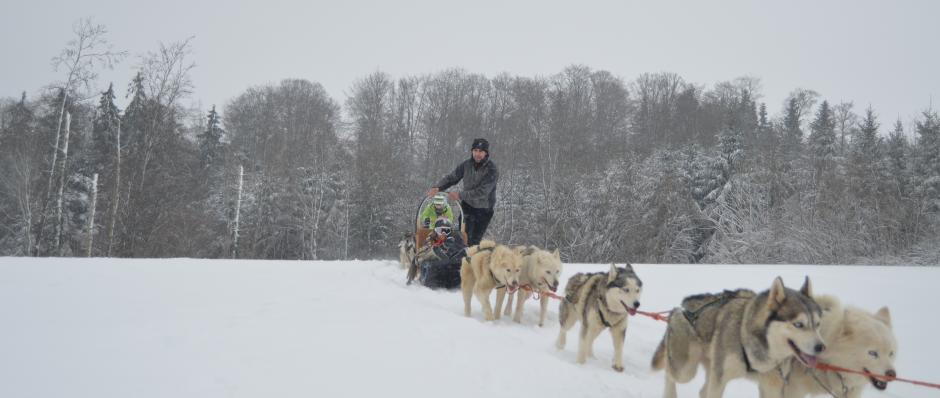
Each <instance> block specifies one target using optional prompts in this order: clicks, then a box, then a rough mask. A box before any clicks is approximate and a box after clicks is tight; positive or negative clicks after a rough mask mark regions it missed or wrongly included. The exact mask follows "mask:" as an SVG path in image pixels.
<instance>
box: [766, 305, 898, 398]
mask: <svg viewBox="0 0 940 398" xmlns="http://www.w3.org/2000/svg"><path fill="white" fill-rule="evenodd" d="M816 302H817V303H819V306H820V307H822V309H823V316H822V322H821V323H822V326H820V328H819V333H820V334H822V337H823V339H825V341H826V346H827V347H828V348H827V349H826V351H825V352H823V353H822V354H820V355H819V360H820V361H822V362H825V363H829V364H832V365H838V366H841V367H844V368H848V369H853V370H864V371H866V372H869V373H874V374H882V375H887V376H891V377H896V376H897V372H896V371H895V369H894V356H895V353H896V352H897V342H896V341H895V339H894V333H893V332H892V330H891V313H890V312H889V311H888V307H882V308H881V309H880V310H878V311H877V312H875V313H874V314H871V313H869V312H867V311H864V310H861V309H858V308H853V307H848V308H843V307H842V305H841V303H840V302H839V300H838V299H836V298H835V297H832V296H818V297H816ZM869 383H871V385H873V386H874V387H875V388H876V389H878V390H884V389H885V388H887V387H888V381H886V380H879V379H876V378H873V377H866V376H862V375H857V374H854V373H841V372H826V371H821V370H818V369H813V368H809V367H806V366H802V365H794V368H793V371H792V372H791V373H790V377H789V380H787V381H786V386H785V387H784V396H785V397H787V398H797V397H806V396H809V395H826V394H828V395H832V396H835V397H846V398H848V397H852V398H857V397H860V396H861V395H862V390H864V388H865V386H866V385H868V384H869Z"/></svg>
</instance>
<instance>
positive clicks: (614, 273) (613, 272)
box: [607, 263, 617, 283]
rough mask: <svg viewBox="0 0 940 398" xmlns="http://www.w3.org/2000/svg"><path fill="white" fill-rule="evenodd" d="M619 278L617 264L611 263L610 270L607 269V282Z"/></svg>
mask: <svg viewBox="0 0 940 398" xmlns="http://www.w3.org/2000/svg"><path fill="white" fill-rule="evenodd" d="M615 280H617V266H616V265H615V264H614V263H610V271H607V283H613V282H614V281H615Z"/></svg>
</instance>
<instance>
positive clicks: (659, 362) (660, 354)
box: [650, 334, 666, 370]
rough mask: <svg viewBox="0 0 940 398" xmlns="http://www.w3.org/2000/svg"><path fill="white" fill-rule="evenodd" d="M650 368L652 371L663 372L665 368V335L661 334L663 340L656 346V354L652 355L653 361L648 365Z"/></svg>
mask: <svg viewBox="0 0 940 398" xmlns="http://www.w3.org/2000/svg"><path fill="white" fill-rule="evenodd" d="M650 367H652V368H653V370H663V369H665V368H666V335H665V334H663V339H662V340H660V341H659V345H658V346H656V352H655V353H654V354H653V360H652V361H651V363H650Z"/></svg>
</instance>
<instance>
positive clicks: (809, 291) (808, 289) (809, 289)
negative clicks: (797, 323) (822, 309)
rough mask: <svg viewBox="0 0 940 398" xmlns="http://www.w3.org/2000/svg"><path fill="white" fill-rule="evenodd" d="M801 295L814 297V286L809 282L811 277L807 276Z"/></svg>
mask: <svg viewBox="0 0 940 398" xmlns="http://www.w3.org/2000/svg"><path fill="white" fill-rule="evenodd" d="M800 293H803V294H804V295H806V297H809V298H812V297H813V284H812V283H811V282H810V281H809V275H807V276H806V280H804V281H803V287H801V288H800Z"/></svg>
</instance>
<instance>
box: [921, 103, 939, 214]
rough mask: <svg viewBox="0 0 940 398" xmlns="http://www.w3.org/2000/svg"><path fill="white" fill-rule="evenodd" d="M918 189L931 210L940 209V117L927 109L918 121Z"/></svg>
mask: <svg viewBox="0 0 940 398" xmlns="http://www.w3.org/2000/svg"><path fill="white" fill-rule="evenodd" d="M917 154H918V156H917V168H916V178H917V190H918V193H919V194H920V195H921V197H922V198H923V200H924V201H925V204H926V207H927V209H928V210H929V211H938V210H940V118H938V116H937V112H936V111H933V110H927V111H924V113H923V120H920V121H918V122H917Z"/></svg>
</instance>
